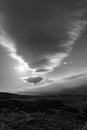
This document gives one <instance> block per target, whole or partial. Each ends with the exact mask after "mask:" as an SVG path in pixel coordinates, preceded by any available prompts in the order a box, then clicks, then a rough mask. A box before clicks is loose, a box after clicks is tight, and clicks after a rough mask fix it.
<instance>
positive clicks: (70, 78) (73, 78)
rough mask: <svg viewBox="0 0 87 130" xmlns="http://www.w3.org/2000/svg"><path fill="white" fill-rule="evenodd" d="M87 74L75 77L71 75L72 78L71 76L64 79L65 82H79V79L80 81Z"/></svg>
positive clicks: (75, 75)
mask: <svg viewBox="0 0 87 130" xmlns="http://www.w3.org/2000/svg"><path fill="white" fill-rule="evenodd" d="M86 75H87V74H73V75H71V76H69V77H66V78H64V79H63V80H68V81H69V80H70V81H72V80H77V79H79V78H83V77H84V76H86Z"/></svg>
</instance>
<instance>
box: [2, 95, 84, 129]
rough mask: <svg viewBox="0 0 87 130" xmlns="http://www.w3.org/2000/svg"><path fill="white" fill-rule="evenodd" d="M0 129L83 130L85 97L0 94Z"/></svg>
mask: <svg viewBox="0 0 87 130" xmlns="http://www.w3.org/2000/svg"><path fill="white" fill-rule="evenodd" d="M0 130H87V96H79V95H78V96H69V95H60V96H42V97H41V96H40V97H39V96H22V95H21V96H19V95H15V94H9V93H0Z"/></svg>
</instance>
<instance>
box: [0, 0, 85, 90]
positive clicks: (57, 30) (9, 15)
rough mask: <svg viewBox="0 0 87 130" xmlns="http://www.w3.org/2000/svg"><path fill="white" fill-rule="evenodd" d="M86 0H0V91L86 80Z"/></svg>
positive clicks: (60, 86) (58, 87) (48, 87)
mask: <svg viewBox="0 0 87 130" xmlns="http://www.w3.org/2000/svg"><path fill="white" fill-rule="evenodd" d="M86 79H87V0H50V1H49V0H37V1H36V0H17V1H16V0H0V91H4V92H20V91H27V92H32V91H48V92H50V91H59V90H62V89H63V88H67V87H74V86H78V85H80V84H81V83H86V82H87V81H86Z"/></svg>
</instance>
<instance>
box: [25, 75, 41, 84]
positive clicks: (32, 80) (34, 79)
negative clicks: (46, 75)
mask: <svg viewBox="0 0 87 130" xmlns="http://www.w3.org/2000/svg"><path fill="white" fill-rule="evenodd" d="M24 80H25V81H26V82H27V83H33V84H37V83H39V82H41V81H42V80H43V78H42V77H40V76H39V77H28V78H26V79H24Z"/></svg>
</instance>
